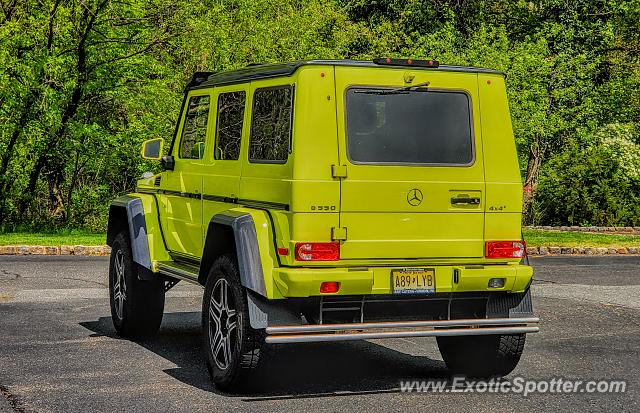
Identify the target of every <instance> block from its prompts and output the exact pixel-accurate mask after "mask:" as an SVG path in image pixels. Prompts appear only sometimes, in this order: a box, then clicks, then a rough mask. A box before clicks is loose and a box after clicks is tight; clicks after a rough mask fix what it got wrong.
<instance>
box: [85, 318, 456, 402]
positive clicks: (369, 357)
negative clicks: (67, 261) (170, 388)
mask: <svg viewBox="0 0 640 413" xmlns="http://www.w3.org/2000/svg"><path fill="white" fill-rule="evenodd" d="M80 325H81V326H83V327H84V328H86V329H88V330H90V331H93V332H94V333H95V334H93V335H92V336H94V337H95V336H104V337H111V338H114V339H121V338H120V337H119V336H118V335H117V334H116V332H115V330H114V328H113V324H112V322H111V318H110V317H100V319H98V320H97V321H85V322H81V323H80ZM138 344H139V345H141V346H142V347H144V348H146V349H147V350H149V351H152V352H153V353H155V354H157V355H159V356H160V357H163V358H164V359H166V360H168V361H170V362H172V363H174V364H176V365H177V366H178V367H176V368H172V369H166V370H164V372H165V373H167V374H168V375H170V376H172V377H174V378H175V379H177V380H179V381H180V382H182V383H185V384H188V385H190V386H194V387H197V388H199V389H201V390H205V391H210V392H215V393H218V394H222V395H226V396H236V397H244V400H245V401H264V400H269V399H274V400H275V399H295V398H314V397H323V396H331V397H335V396H336V395H354V394H367V393H384V392H399V386H400V381H401V380H416V379H418V380H429V379H443V378H448V377H449V376H448V373H447V369H446V367H445V365H444V362H443V361H441V360H434V359H431V358H429V357H426V356H420V355H418V356H416V355H411V354H406V353H404V352H401V351H397V350H394V349H391V348H389V347H385V346H383V345H379V344H376V343H373V342H369V341H348V342H340V343H308V344H286V345H278V346H277V347H274V348H273V350H274V351H269V352H268V353H267V354H266V357H265V359H264V363H263V365H262V368H261V369H260V370H259V371H258V372H257V373H256V375H255V376H254V378H253V380H252V383H250V384H249V386H248V388H247V389H246V391H245V392H243V393H242V394H237V395H232V394H228V393H222V392H220V391H219V390H217V389H216V388H215V387H214V386H213V385H212V384H211V382H210V380H209V376H208V373H207V369H206V367H205V359H204V355H203V352H202V350H201V333H200V312H182V313H166V314H165V315H164V319H163V321H162V327H161V328H160V331H159V332H158V335H157V336H156V337H155V338H153V339H152V340H148V341H140V342H138ZM434 345H435V343H434ZM414 346H415V345H414Z"/></svg>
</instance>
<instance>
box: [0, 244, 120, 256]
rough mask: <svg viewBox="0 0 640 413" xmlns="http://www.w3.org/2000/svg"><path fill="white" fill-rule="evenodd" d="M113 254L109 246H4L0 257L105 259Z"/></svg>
mask: <svg viewBox="0 0 640 413" xmlns="http://www.w3.org/2000/svg"><path fill="white" fill-rule="evenodd" d="M109 254H111V248H109V246H107V245H90V246H87V245H60V246H55V245H54V246H48V245H47V246H44V245H4V246H0V255H86V256H93V257H105V256H108V255H109Z"/></svg>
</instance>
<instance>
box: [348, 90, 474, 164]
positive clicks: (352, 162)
mask: <svg viewBox="0 0 640 413" xmlns="http://www.w3.org/2000/svg"><path fill="white" fill-rule="evenodd" d="M398 87H401V86H376V85H349V86H347V87H346V88H345V90H344V97H343V99H344V105H343V107H344V110H343V111H344V142H345V151H346V154H347V159H348V160H349V163H351V164H352V165H374V166H422V167H424V166H432V167H440V168H452V167H453V168H461V167H462V168H464V167H467V168H468V167H471V166H473V165H475V163H476V134H475V127H474V113H473V99H472V97H471V93H469V91H468V90H465V89H448V88H431V87H430V88H428V90H427V93H429V92H436V93H462V94H464V95H465V96H466V97H467V102H468V103H469V130H470V132H471V133H470V138H471V160H470V161H469V162H468V163H433V162H431V163H426V162H425V163H421V162H363V161H355V160H353V159H352V158H351V153H350V152H349V136H348V131H347V125H348V123H347V93H348V92H349V91H350V90H351V89H373V90H393V89H397V88H398Z"/></svg>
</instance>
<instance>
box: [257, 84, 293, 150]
mask: <svg viewBox="0 0 640 413" xmlns="http://www.w3.org/2000/svg"><path fill="white" fill-rule="evenodd" d="M292 112H293V87H291V86H277V87H270V88H260V89H256V91H255V92H254V94H253V110H252V113H251V136H250V138H249V161H250V162H254V163H286V162H287V158H288V157H289V148H290V146H291V127H292V124H291V121H292V116H293V113H292Z"/></svg>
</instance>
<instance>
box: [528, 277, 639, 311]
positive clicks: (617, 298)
mask: <svg viewBox="0 0 640 413" xmlns="http://www.w3.org/2000/svg"><path fill="white" fill-rule="evenodd" d="M531 292H532V294H533V296H534V297H548V298H561V299H571V300H578V301H590V302H595V303H600V304H611V305H617V306H620V307H627V308H638V309H640V285H584V284H556V283H553V284H534V285H532V286H531Z"/></svg>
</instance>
